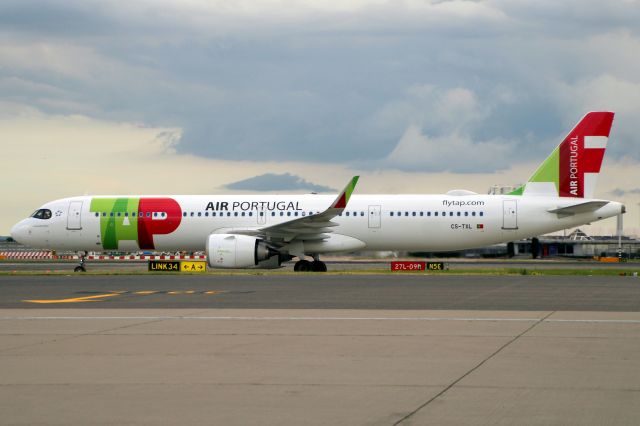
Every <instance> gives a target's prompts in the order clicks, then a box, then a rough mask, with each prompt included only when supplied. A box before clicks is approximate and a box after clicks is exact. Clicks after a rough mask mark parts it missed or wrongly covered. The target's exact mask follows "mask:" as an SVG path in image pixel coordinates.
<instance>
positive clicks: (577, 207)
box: [548, 201, 609, 216]
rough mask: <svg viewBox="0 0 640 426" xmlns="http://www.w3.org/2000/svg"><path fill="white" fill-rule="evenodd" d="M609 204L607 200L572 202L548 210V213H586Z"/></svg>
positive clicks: (559, 214)
mask: <svg viewBox="0 0 640 426" xmlns="http://www.w3.org/2000/svg"><path fill="white" fill-rule="evenodd" d="M607 204H609V202H608V201H587V202H586V203H579V204H574V205H572V206H568V207H560V208H557V209H551V210H548V212H549V213H557V214H558V216H571V215H574V214H579V213H588V212H593V211H596V210H598V209H599V208H601V207H603V206H605V205H607Z"/></svg>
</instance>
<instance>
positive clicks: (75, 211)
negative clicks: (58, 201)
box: [67, 201, 82, 229]
mask: <svg viewBox="0 0 640 426" xmlns="http://www.w3.org/2000/svg"><path fill="white" fill-rule="evenodd" d="M67 229H82V201H72V202H71V203H69V214H68V215H67Z"/></svg>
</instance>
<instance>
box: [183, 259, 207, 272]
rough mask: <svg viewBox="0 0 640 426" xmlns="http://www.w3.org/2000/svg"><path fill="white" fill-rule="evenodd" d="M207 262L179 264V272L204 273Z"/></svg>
mask: <svg viewBox="0 0 640 426" xmlns="http://www.w3.org/2000/svg"><path fill="white" fill-rule="evenodd" d="M206 270H207V262H202V261H196V262H184V261H183V262H180V272H206Z"/></svg>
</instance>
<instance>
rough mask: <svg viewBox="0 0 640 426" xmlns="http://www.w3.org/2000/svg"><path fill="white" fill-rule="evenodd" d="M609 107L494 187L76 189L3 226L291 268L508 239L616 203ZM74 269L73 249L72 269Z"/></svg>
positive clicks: (20, 236)
mask: <svg viewBox="0 0 640 426" xmlns="http://www.w3.org/2000/svg"><path fill="white" fill-rule="evenodd" d="M613 116H614V114H613V113H612V112H590V113H588V114H587V115H585V116H584V117H583V118H582V120H580V122H579V123H578V124H577V125H576V127H575V128H574V129H573V130H571V132H569V134H568V135H567V137H566V138H565V139H564V140H563V141H562V142H561V143H560V145H559V146H558V147H557V148H556V149H555V150H554V151H553V152H552V153H551V155H550V156H549V157H548V158H547V159H546V160H545V161H544V162H543V163H542V164H541V165H540V167H538V169H537V170H536V171H535V172H534V173H533V175H532V176H531V178H529V180H528V182H527V183H526V184H524V185H522V186H521V187H519V188H517V189H515V190H514V191H512V192H510V193H508V194H504V195H479V194H476V193H473V192H471V191H465V190H453V191H449V192H447V193H446V194H442V195H388V194H383V195H353V192H354V189H355V187H356V184H357V182H358V176H354V177H353V178H352V179H351V181H350V182H349V183H348V184H347V185H346V187H345V188H344V190H343V191H342V192H340V193H339V194H338V195H337V196H335V195H334V196H331V195H317V194H306V195H176V196H144V195H143V196H137V195H136V196H130V195H125V196H84V197H73V198H65V199H61V200H56V201H52V202H49V203H46V204H45V205H43V206H42V207H41V208H40V209H38V210H36V211H35V212H34V213H33V214H32V215H31V217H29V218H27V219H24V220H22V221H21V222H19V223H18V224H17V225H15V226H14V227H13V229H12V231H11V235H12V236H13V237H14V238H15V239H16V240H17V241H19V242H20V243H22V244H25V245H29V246H32V247H36V248H46V249H55V250H75V251H81V252H88V251H129V252H131V251H141V250H142V251H145V252H146V251H147V250H154V251H167V252H168V251H172V252H175V251H187V252H194V251H202V250H205V251H206V255H207V259H208V263H209V266H210V267H212V268H255V267H258V268H277V267H279V266H280V265H281V263H282V262H285V261H289V260H291V259H293V258H297V259H298V260H297V262H296V264H295V268H294V269H295V270H296V271H326V270H327V267H326V265H325V263H324V262H322V261H321V260H320V256H321V255H323V254H326V253H336V252H348V251H354V250H363V249H367V250H383V251H396V250H411V251H447V250H461V249H467V248H476V247H483V246H487V245H491V244H496V243H500V242H508V241H514V240H519V239H523V238H528V237H533V236H536V235H541V234H546V233H549V232H553V231H558V230H561V229H566V228H571V227H575V226H579V225H583V224H586V223H590V222H594V221H598V220H601V219H605V218H608V217H612V216H616V215H619V214H622V213H624V212H625V207H624V206H623V205H622V204H621V203H618V202H615V201H608V200H601V199H595V198H593V196H594V191H595V185H596V178H597V176H598V174H599V173H600V166H601V164H602V159H603V156H604V153H605V148H606V145H607V141H608V138H609V132H610V130H611V125H612V123H613ZM307 257H310V258H312V259H313V260H312V261H310V260H308V259H307ZM84 269H85V268H84V259H83V261H82V263H81V265H80V266H78V267H77V268H76V270H78V271H83V270H84Z"/></svg>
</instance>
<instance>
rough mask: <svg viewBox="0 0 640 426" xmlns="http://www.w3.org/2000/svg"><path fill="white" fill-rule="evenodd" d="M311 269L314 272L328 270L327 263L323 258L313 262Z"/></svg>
mask: <svg viewBox="0 0 640 426" xmlns="http://www.w3.org/2000/svg"><path fill="white" fill-rule="evenodd" d="M311 270H312V271H314V272H327V264H326V263H324V262H323V261H321V260H314V261H313V262H311Z"/></svg>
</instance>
